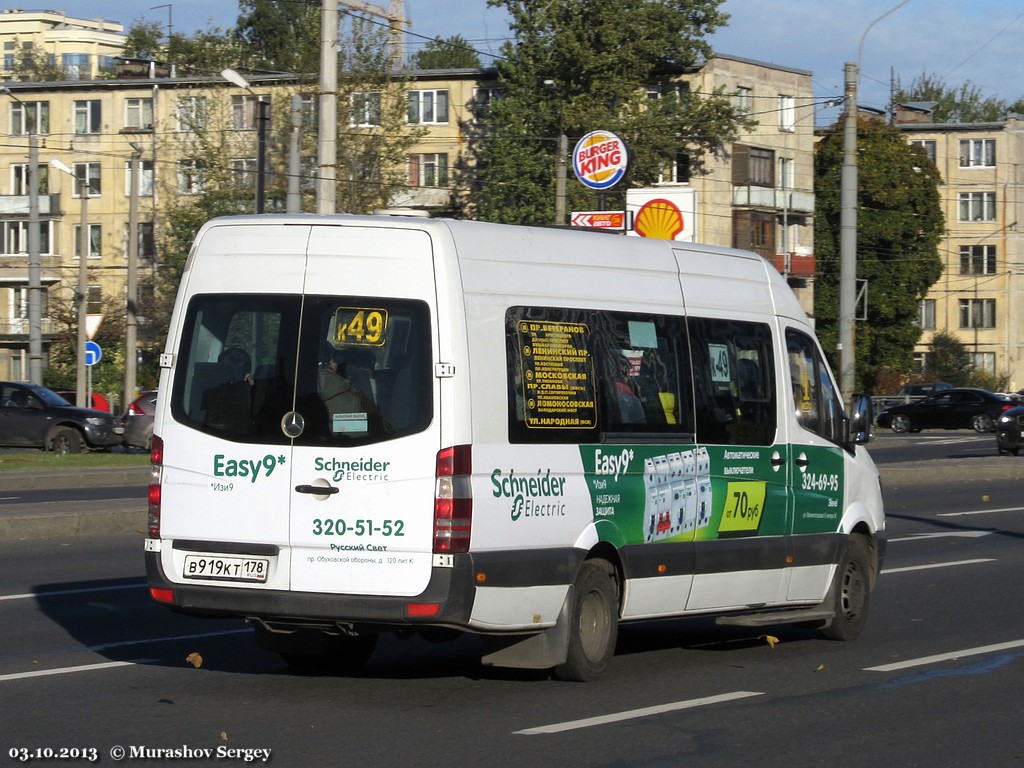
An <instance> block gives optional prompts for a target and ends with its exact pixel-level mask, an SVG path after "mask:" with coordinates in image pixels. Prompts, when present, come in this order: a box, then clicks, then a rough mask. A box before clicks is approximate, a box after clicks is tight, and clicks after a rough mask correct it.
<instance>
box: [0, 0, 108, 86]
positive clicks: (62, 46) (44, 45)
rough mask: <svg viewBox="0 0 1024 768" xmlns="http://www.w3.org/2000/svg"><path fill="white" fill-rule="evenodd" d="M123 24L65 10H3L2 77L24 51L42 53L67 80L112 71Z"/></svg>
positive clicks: (0, 28) (0, 31) (0, 14)
mask: <svg viewBox="0 0 1024 768" xmlns="http://www.w3.org/2000/svg"><path fill="white" fill-rule="evenodd" d="M124 41H125V30H124V25H123V24H120V23H119V22H116V21H108V20H106V19H78V18H75V17H73V16H68V15H67V13H65V12H64V11H23V10H19V9H16V8H11V9H7V10H3V11H0V47H2V48H3V61H2V65H3V66H2V71H0V75H2V77H3V78H5V79H6V78H9V77H10V76H11V73H12V72H14V71H15V70H16V68H17V65H18V61H19V59H20V57H22V56H24V55H25V54H28V55H32V56H41V57H42V60H43V61H44V62H46V63H47V64H48V65H50V66H51V67H53V68H54V69H58V70H59V71H61V72H63V73H64V77H65V78H66V79H68V80H78V79H83V80H89V79H93V78H96V77H98V76H99V75H100V74H101V73H105V72H112V71H113V69H114V59H115V58H116V57H117V56H121V55H122V53H123V50H124Z"/></svg>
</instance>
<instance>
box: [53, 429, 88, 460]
mask: <svg viewBox="0 0 1024 768" xmlns="http://www.w3.org/2000/svg"><path fill="white" fill-rule="evenodd" d="M50 450H51V451H53V452H54V453H57V454H60V455H61V456H65V455H67V454H69V453H81V452H82V436H81V435H80V434H78V432H77V431H75V430H74V429H72V428H71V427H60V428H59V429H56V430H54V432H53V435H51V436H50Z"/></svg>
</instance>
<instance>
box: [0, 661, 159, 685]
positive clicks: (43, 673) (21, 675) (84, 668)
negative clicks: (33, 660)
mask: <svg viewBox="0 0 1024 768" xmlns="http://www.w3.org/2000/svg"><path fill="white" fill-rule="evenodd" d="M153 661H155V659H135V660H134V661H105V662H103V663H102V664H82V665H80V666H77V667H60V668H58V669H37V670H35V671H34V672H14V673H12V674H10V675H0V683H4V682H7V681H8V680H25V679H27V678H30V677H49V676H50V675H67V674H71V673H72V672H92V671H95V670H97V669H111V668H113V667H130V666H134V665H136V664H150V663H152V662H153Z"/></svg>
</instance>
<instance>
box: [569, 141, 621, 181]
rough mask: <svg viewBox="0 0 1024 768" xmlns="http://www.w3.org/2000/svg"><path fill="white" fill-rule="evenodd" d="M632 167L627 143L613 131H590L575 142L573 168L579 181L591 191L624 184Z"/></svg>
mask: <svg viewBox="0 0 1024 768" xmlns="http://www.w3.org/2000/svg"><path fill="white" fill-rule="evenodd" d="M628 165H629V148H628V147H627V146H626V142H624V141H623V140H622V139H620V138H619V137H618V136H616V135H615V134H614V133H612V132H611V131H591V132H590V133H588V134H587V135H586V136H584V137H583V138H582V139H580V140H579V141H578V142H577V143H576V149H574V150H573V152H572V167H573V170H574V171H575V172H576V178H577V179H579V180H580V182H581V183H582V184H585V185H586V186H588V187H590V188H591V189H597V190H602V189H610V188H611V187H613V186H615V185H616V184H618V183H619V182H620V181H622V177H623V176H625V175H626V167H627V166H628Z"/></svg>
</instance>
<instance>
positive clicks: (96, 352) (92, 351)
mask: <svg viewBox="0 0 1024 768" xmlns="http://www.w3.org/2000/svg"><path fill="white" fill-rule="evenodd" d="M102 359H103V350H102V349H100V345H99V344H97V343H96V342H95V341H87V342H85V364H86V365H96V363H98V362H99V361H100V360H102Z"/></svg>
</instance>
